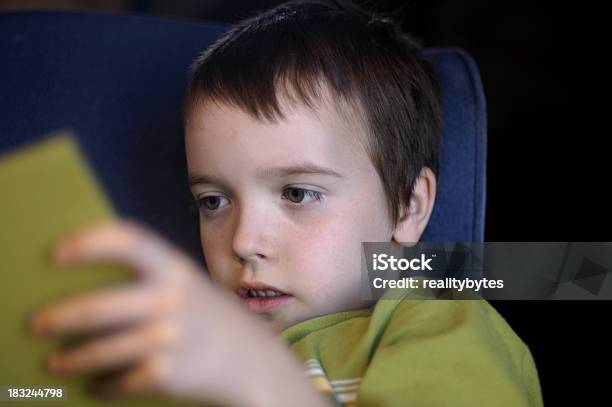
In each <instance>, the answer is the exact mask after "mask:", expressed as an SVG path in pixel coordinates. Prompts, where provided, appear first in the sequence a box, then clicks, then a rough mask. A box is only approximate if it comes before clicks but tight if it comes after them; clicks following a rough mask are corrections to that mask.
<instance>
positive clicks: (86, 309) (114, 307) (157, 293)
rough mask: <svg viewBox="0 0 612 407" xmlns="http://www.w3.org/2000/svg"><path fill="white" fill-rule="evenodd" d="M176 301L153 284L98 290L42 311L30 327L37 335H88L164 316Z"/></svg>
mask: <svg viewBox="0 0 612 407" xmlns="http://www.w3.org/2000/svg"><path fill="white" fill-rule="evenodd" d="M178 300H179V298H178V296H177V295H176V293H175V291H174V290H172V288H171V287H166V286H159V285H153V284H137V285H135V286H127V287H126V286H123V287H119V288H110V289H105V290H99V291H96V292H94V293H88V294H82V295H79V296H76V297H73V298H69V299H66V300H62V301H60V302H58V303H55V304H51V305H47V306H45V307H43V308H42V309H41V310H39V311H37V312H36V313H35V314H34V315H33V316H32V318H31V320H30V327H31V329H32V330H33V331H34V332H36V333H38V334H41V335H69V334H77V333H88V332H92V331H96V330H100V329H106V328H112V327H115V326H120V325H124V324H128V323H133V322H136V321H141V320H144V319H150V318H153V317H156V316H160V315H164V314H166V313H168V312H171V311H172V310H173V309H174V307H175V306H176V305H177V303H178Z"/></svg>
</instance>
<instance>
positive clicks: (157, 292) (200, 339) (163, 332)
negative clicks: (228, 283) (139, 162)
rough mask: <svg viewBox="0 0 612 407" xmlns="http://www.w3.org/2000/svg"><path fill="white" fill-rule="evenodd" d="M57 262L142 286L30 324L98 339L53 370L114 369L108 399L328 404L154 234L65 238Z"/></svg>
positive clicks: (53, 360)
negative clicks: (124, 271)
mask: <svg viewBox="0 0 612 407" xmlns="http://www.w3.org/2000/svg"><path fill="white" fill-rule="evenodd" d="M55 254H56V259H57V261H58V262H59V263H60V264H62V265H68V264H76V263H116V264H122V265H125V266H128V267H129V268H130V269H133V270H134V272H135V273H136V274H137V275H138V276H139V277H140V278H139V279H138V280H137V281H136V282H135V283H132V284H129V285H124V286H121V287H119V288H112V289H106V290H104V291H97V292H93V293H87V294H84V295H81V296H78V297H75V298H69V299H66V300H63V301H61V302H59V303H56V304H52V305H48V306H46V307H44V308H43V309H41V310H39V311H38V312H37V313H36V314H35V315H34V316H33V318H32V320H31V326H32V329H33V330H34V331H35V332H37V333H39V334H45V335H78V334H92V336H91V338H90V339H88V341H87V342H86V343H84V344H81V345H79V346H77V347H75V348H73V349H70V350H67V351H64V352H56V353H55V354H52V355H51V356H50V358H49V369H50V370H51V371H53V372H56V373H60V374H67V375H72V374H83V373H101V372H103V371H109V370H113V371H117V372H119V373H117V374H115V375H114V376H113V377H112V378H111V379H105V380H104V381H99V384H98V389H99V391H100V392H101V393H102V394H106V395H109V396H119V395H136V394H145V393H163V394H166V395H170V396H173V397H176V398H181V399H191V400H200V401H213V402H222V403H228V404H238V405H255V404H259V403H261V404H264V405H273V404H279V405H280V404H284V405H286V404H287V403H286V402H287V401H288V400H291V402H293V403H294V402H295V401H296V400H301V401H303V402H304V403H305V405H317V404H321V403H322V399H321V398H320V397H319V395H318V394H316V392H315V391H314V387H311V385H310V383H308V382H307V381H306V379H305V378H304V375H303V371H302V368H301V366H300V365H299V363H297V360H295V359H294V357H293V355H291V354H290V352H289V350H288V349H287V348H285V347H284V346H283V345H282V343H281V342H280V341H279V339H278V338H276V337H275V335H274V334H273V332H271V331H269V330H268V329H266V328H265V326H264V325H263V323H262V322H260V321H259V320H257V319H256V317H255V316H254V315H252V314H250V313H248V312H247V311H246V309H245V307H243V306H242V305H241V304H240V303H239V301H238V299H237V297H234V296H230V295H228V294H227V293H225V292H222V291H220V290H218V289H216V288H214V287H213V286H212V284H211V283H210V281H209V280H208V279H207V277H206V275H205V274H204V272H203V271H202V270H201V269H200V268H199V267H198V266H197V265H196V264H195V263H193V262H192V261H191V259H190V258H189V257H188V256H187V255H185V254H183V253H182V252H180V251H179V250H178V249H176V248H175V247H173V246H172V245H170V244H168V243H167V242H166V241H164V240H163V239H161V238H160V237H159V236H158V235H156V234H155V233H153V232H152V231H151V230H149V229H147V228H145V227H143V226H141V225H139V224H136V223H134V222H132V221H118V222H108V223H102V224H98V225H95V226H94V227H91V228H88V229H86V230H84V231H82V232H81V233H78V234H76V235H75V236H74V237H71V238H70V239H67V240H65V241H64V242H63V244H60V246H58V250H56V252H55ZM104 330H106V334H104V335H100V333H101V332H103V331H104ZM108 332H111V333H110V334H109V333H108ZM279 384H280V386H279ZM287 397H289V398H290V399H288V398H287ZM300 397H301V399H300ZM313 403H314V404H313Z"/></svg>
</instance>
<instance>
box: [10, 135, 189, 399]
mask: <svg viewBox="0 0 612 407" xmlns="http://www.w3.org/2000/svg"><path fill="white" fill-rule="evenodd" d="M0 191H2V192H1V193H0V196H1V198H0V253H1V255H0V289H1V290H2V294H0V322H1V324H2V325H1V328H0V388H1V389H2V392H3V393H4V394H0V406H1V405H4V404H3V401H4V400H9V404H10V405H12V404H13V403H11V401H10V400H11V399H10V398H9V397H8V394H7V393H8V391H7V388H9V387H11V388H17V387H37V388H41V387H42V388H45V387H46V388H56V387H63V388H64V391H65V394H63V399H62V400H61V401H60V400H56V401H53V402H51V405H62V406H75V407H77V406H78V407H82V406H98V405H104V406H106V405H111V406H134V407H136V406H171V405H173V406H177V405H179V403H175V402H170V401H167V400H163V399H156V400H151V399H144V398H141V399H120V400H118V401H115V400H113V401H107V400H101V399H97V398H94V397H92V396H91V395H90V394H89V393H88V392H87V391H86V385H87V383H88V382H89V380H90V378H89V377H84V376H79V377H76V378H67V377H62V376H58V375H54V374H51V373H50V372H49V371H48V370H47V368H46V358H47V356H48V355H49V354H50V353H51V352H52V351H54V350H56V349H58V347H60V346H62V345H65V344H63V343H60V341H59V340H57V339H49V338H42V337H38V336H35V335H33V334H32V333H31V332H30V331H29V329H28V328H27V325H26V323H27V319H28V318H29V316H30V315H31V313H32V312H33V311H34V310H36V309H38V308H39V307H40V306H42V305H44V304H46V303H48V302H50V301H53V300H57V299H60V298H64V297H66V296H69V295H74V294H78V293H84V292H86V291H89V290H93V289H97V288H101V287H105V286H106V287H107V286H109V285H113V284H121V283H126V282H127V281H128V279H130V278H132V277H131V274H130V273H129V272H128V271H127V270H125V269H123V268H122V267H121V266H109V265H87V266H85V265H81V266H78V267H72V268H71V269H70V270H61V269H60V268H59V266H56V265H55V264H54V263H53V262H52V261H51V250H52V248H53V247H54V245H55V243H56V242H57V241H58V239H60V238H61V237H63V236H65V235H66V234H67V233H69V232H70V231H72V230H74V229H75V228H77V227H79V226H84V225H88V224H92V223H95V222H97V221H100V220H105V219H110V218H116V217H117V216H118V215H117V213H116V211H115V210H114V208H113V207H112V205H111V203H110V202H109V200H108V199H107V197H106V194H105V192H104V190H103V189H102V187H101V185H100V183H99V182H98V181H97V179H96V177H95V174H94V173H93V171H92V169H91V167H90V166H89V165H88V163H87V160H86V158H85V156H84V154H83V153H82V152H81V150H80V149H79V145H78V139H77V138H76V137H74V136H73V135H71V134H70V133H68V132H58V133H54V134H52V135H50V136H48V137H46V138H45V139H44V140H43V141H39V142H37V143H32V144H29V145H26V146H22V147H20V148H19V149H17V150H15V151H13V152H10V153H8V154H5V155H3V156H0ZM14 400H15V399H13V401H14ZM20 400H21V399H20ZM25 400H26V401H25V402H23V401H19V403H18V405H19V406H28V405H30V404H31V405H35V406H40V405H41V403H42V404H48V403H49V402H48V401H41V400H37V399H35V398H30V399H25ZM9 404H7V405H9ZM181 405H186V404H181Z"/></svg>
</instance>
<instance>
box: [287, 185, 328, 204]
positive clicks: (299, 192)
mask: <svg viewBox="0 0 612 407" xmlns="http://www.w3.org/2000/svg"><path fill="white" fill-rule="evenodd" d="M283 196H284V197H286V198H287V199H288V200H289V201H291V202H293V203H297V204H301V203H304V202H302V201H303V200H304V197H305V196H307V197H308V198H310V199H311V202H312V200H314V201H320V200H321V198H322V196H321V193H320V192H317V191H311V190H309V189H303V188H287V189H285V193H283Z"/></svg>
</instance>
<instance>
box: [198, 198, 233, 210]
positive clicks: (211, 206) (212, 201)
mask: <svg viewBox="0 0 612 407" xmlns="http://www.w3.org/2000/svg"><path fill="white" fill-rule="evenodd" d="M223 199H225V200H227V199H226V198H224V197H222V196H218V195H209V196H205V197H202V198H200V199H199V200H198V204H200V206H203V207H204V208H205V209H207V210H209V211H214V210H217V209H218V208H219V206H220V205H221V201H222V200H223Z"/></svg>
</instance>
